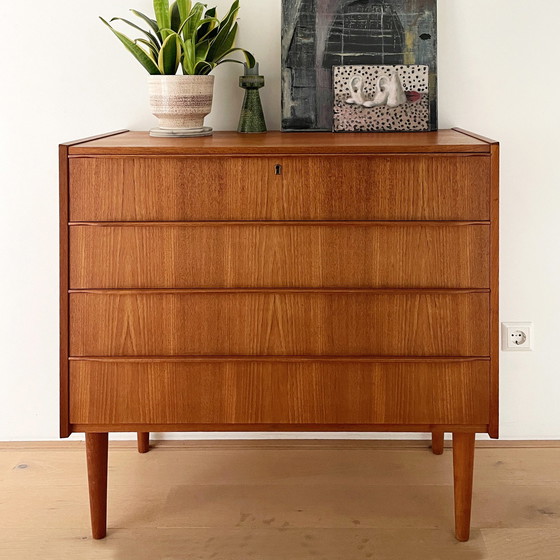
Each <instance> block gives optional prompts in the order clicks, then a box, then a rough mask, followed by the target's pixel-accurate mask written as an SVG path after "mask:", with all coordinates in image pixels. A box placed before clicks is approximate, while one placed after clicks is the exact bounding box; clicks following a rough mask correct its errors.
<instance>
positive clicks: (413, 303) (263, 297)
mask: <svg viewBox="0 0 560 560" xmlns="http://www.w3.org/2000/svg"><path fill="white" fill-rule="evenodd" d="M488 306H489V297H488V294H487V293H445V292H440V293H429V292H428V293H416V292H405V293H391V292H389V293H376V292H363V293H360V292H354V293H305V292H294V293H283V292H278V293H244V292H237V293H227V292H223V291H216V292H213V293H212V292H208V293H184V292H183V293H155V294H152V293H148V292H144V293H122V294H119V293H72V294H71V295H70V324H71V331H70V349H71V355H73V356H141V355H189V354H209V355H217V354H233V355H235V354H237V355H239V354H241V355H286V354H287V355H294V354H295V355H397V356H398V355H402V356H407V355H409V356H410V355H412V356H487V355H488V353H489V333H488V327H489V322H488V320H487V317H488V312H489V309H488Z"/></svg>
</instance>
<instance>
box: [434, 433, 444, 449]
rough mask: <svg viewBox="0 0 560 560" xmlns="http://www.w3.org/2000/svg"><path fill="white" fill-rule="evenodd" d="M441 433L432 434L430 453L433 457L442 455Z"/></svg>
mask: <svg viewBox="0 0 560 560" xmlns="http://www.w3.org/2000/svg"><path fill="white" fill-rule="evenodd" d="M443 435H444V434H443V432H432V453H433V454H434V455H442V454H443Z"/></svg>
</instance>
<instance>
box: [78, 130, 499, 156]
mask: <svg viewBox="0 0 560 560" xmlns="http://www.w3.org/2000/svg"><path fill="white" fill-rule="evenodd" d="M489 151H490V147H489V145H488V142H487V141H485V140H480V139H478V138H474V137H472V136H470V135H469V134H465V133H462V132H460V131H455V130H439V131H437V132H415V133H413V134H410V133H406V132H405V133H402V132H401V133H399V132H394V133H391V134H364V133H360V134H331V133H320V132H312V133H305V132H298V133H296V134H290V133H284V132H278V131H271V132H268V133H267V134H238V133H237V132H215V133H214V134H213V135H212V136H209V137H206V138H152V137H150V135H149V134H148V132H127V133H125V134H122V135H120V137H119V138H115V139H111V138H105V139H100V140H93V141H91V142H87V143H85V144H81V145H79V146H75V147H73V148H71V149H70V154H71V155H88V156H95V155H143V156H153V155H176V156H182V155H188V154H216V155H232V154H355V153H361V154H368V153H370V154H378V153H402V152H406V153H415V152H416V153H418V152H421V153H458V152H460V153H488V152H489Z"/></svg>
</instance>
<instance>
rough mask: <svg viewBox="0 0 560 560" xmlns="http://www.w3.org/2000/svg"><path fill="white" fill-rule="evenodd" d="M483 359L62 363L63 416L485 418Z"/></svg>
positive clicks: (208, 420)
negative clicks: (66, 380)
mask: <svg viewBox="0 0 560 560" xmlns="http://www.w3.org/2000/svg"><path fill="white" fill-rule="evenodd" d="M488 387H489V362H485V361H476V362H458V363H450V362H443V363H441V362H439V363H438V362H431V363H391V362H389V363H371V362H366V363H363V362H362V363H360V362H316V361H312V362H288V363H282V362H268V363H267V362H249V361H236V362H232V361H230V362H216V361H214V362H205V363H193V362H175V363H170V362H167V363H166V362H156V363H154V362H149V363H146V362H144V363H142V362H139V363H134V362H132V363H131V362H124V363H123V362H120V363H119V362H93V361H92V362H90V361H85V362H81V361H72V362H71V363H70V395H71V398H70V403H71V404H70V421H71V422H72V423H73V424H144V423H146V424H150V423H153V424H210V425H216V424H255V425H258V424H487V423H488V418H489V395H488Z"/></svg>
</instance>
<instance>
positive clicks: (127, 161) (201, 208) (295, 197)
mask: <svg viewBox="0 0 560 560" xmlns="http://www.w3.org/2000/svg"><path fill="white" fill-rule="evenodd" d="M69 165H70V219H71V220H72V221H183V220H187V221H189V220H195V221H196V220H488V219H489V217H490V214H489V192H490V158H489V157H488V156H443V155H440V156H433V155H431V156H429V155H407V156H344V157H342V156H330V157H325V156H322V157H283V158H268V157H264V158H262V157H253V158H251V157H237V158H235V157H230V158H223V157H213V158H204V157H186V158H179V157H177V158H173V157H162V158H149V157H143V158H142V157H126V158H102V157H96V158H71V159H70V163H69ZM278 165H281V166H282V170H281V173H280V174H276V173H277V172H276V169H277V166H278Z"/></svg>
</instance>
